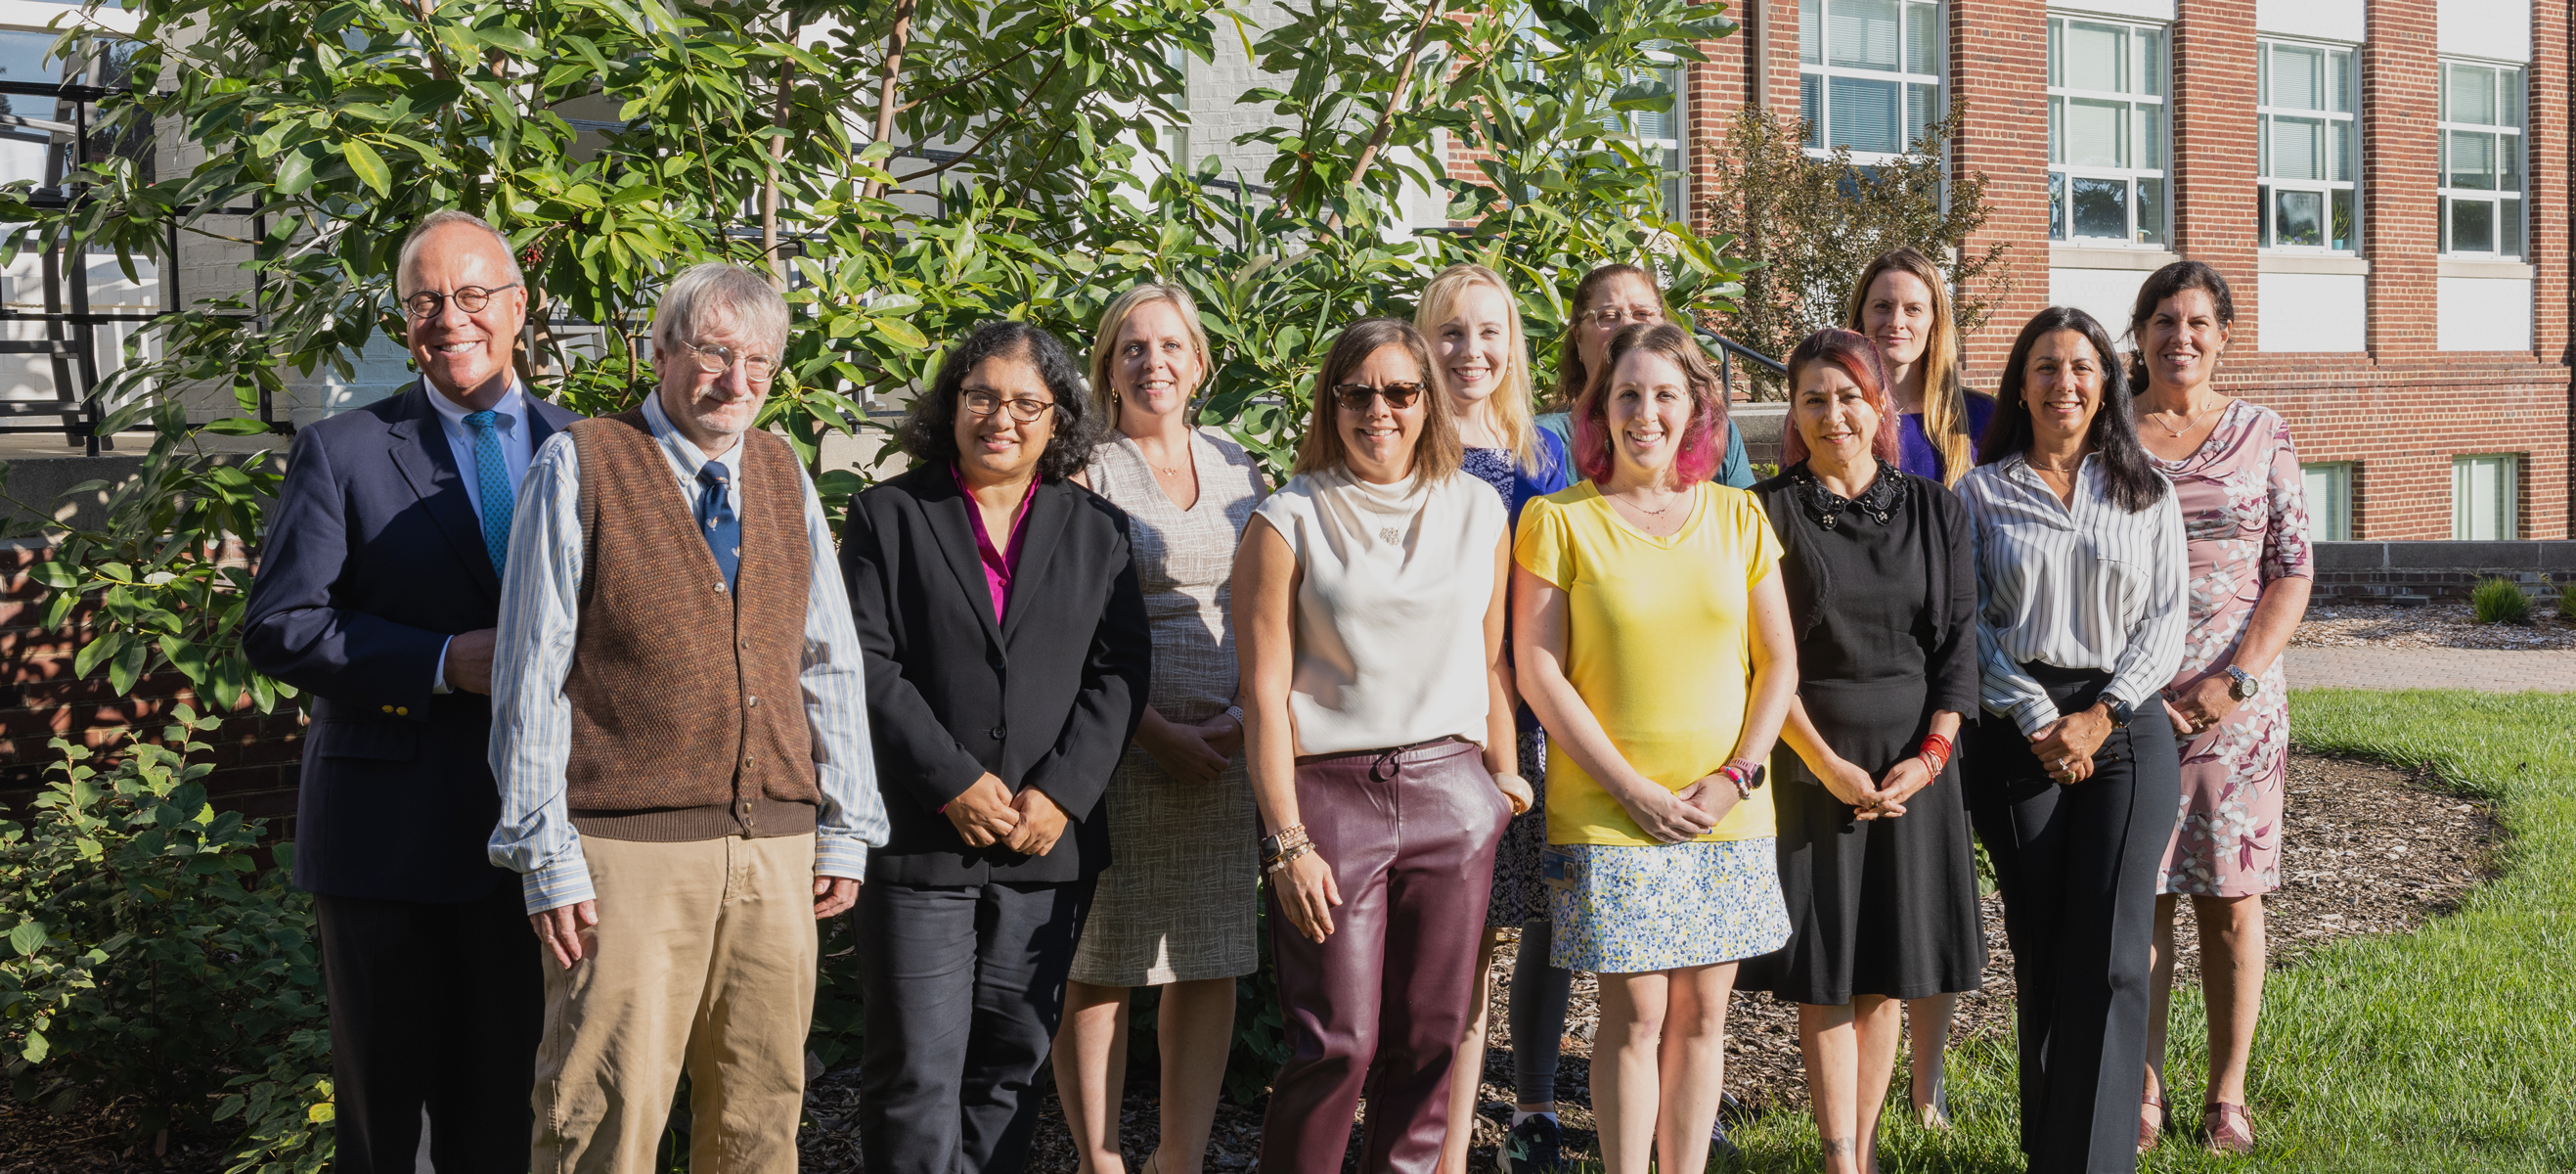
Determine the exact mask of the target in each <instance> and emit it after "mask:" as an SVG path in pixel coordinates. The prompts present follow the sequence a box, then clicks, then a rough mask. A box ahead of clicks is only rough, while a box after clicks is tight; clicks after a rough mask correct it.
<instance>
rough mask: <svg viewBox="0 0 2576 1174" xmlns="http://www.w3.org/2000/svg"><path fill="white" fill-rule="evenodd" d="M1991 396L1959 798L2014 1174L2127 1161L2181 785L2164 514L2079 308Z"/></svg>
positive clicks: (2177, 537)
mask: <svg viewBox="0 0 2576 1174" xmlns="http://www.w3.org/2000/svg"><path fill="white" fill-rule="evenodd" d="M1995 398H1996V401H1997V402H1996V406H1995V417H1994V421H1993V423H1992V424H1991V425H1990V426H1989V427H1988V428H1987V430H1986V438H1985V443H1984V444H1983V446H1982V452H1983V456H1984V463H1983V464H1980V465H1978V466H1977V467H1976V468H1975V469H1974V470H1971V471H1970V472H1969V474H1968V475H1967V477H1966V478H1964V479H1962V480H1961V481H1960V482H1959V496H1960V497H1961V499H1963V500H1964V501H1965V502H1966V503H1967V506H1968V516H1969V518H1970V519H1971V520H1972V521H1973V522H1974V523H1975V527H1976V543H1977V650H1978V661H1979V665H1980V668H1981V669H1982V676H1983V678H1984V681H1983V688H1982V692H1983V697H1982V698H1981V700H1982V702H1983V704H1984V707H1985V710H1986V713H1985V716H1984V717H1983V718H1982V719H1981V720H1980V721H1979V722H1978V723H1977V729H1976V733H1975V734H1974V736H1973V737H1972V739H1971V741H1972V743H1973V748H1972V749H1971V750H1970V752H1969V757H1968V759H1967V761H1968V763H1969V768H1968V774H1967V777H1966V779H1965V780H1964V781H1965V782H1966V784H1967V785H1966V787H1965V788H1964V790H1965V791H1966V795H1967V800H1968V809H1969V813H1970V816H1971V817H1972V818H1973V819H1974V821H1975V822H1976V825H1977V836H1978V838H1979V839H1981V840H1983V841H1985V845H1986V851H1987V853H1988V854H1989V855H1991V856H1992V857H1993V858H1994V864H1995V879H1996V880H1997V882H1999V883H2000V884H2001V886H2002V888H2003V897H2004V933H2005V935H2006V936H2007V937H2008V938H2010V939H2011V942H2012V949H2013V981H2014V983H2015V987H2016V990H2015V1002H2016V1005H2017V1007H2016V1009H2017V1012H2018V1014H2019V1017H2020V1039H2021V1148H2022V1152H2023V1153H2024V1154H2027V1155H2028V1156H2029V1158H2030V1170H2031V1174H2054V1172H2058V1171H2104V1170H2130V1169H2134V1168H2135V1167H2136V1163H2137V1156H2136V1145H2137V1124H2136V1121H2135V1119H2134V1118H2133V1117H2132V1116H2131V1110H2130V1106H2132V1105H2135V1104H2137V1103H2138V1098H2139V1095H2140V1093H2141V1091H2142V1090H2143V1088H2144V1085H2145V1079H2146V1042H2147V977H2148V942H2147V932H2148V927H2149V926H2150V924H2151V923H2152V919H2153V916H2154V913H2155V900H2156V882H2157V879H2158V868H2159V865H2160V864H2161V862H2162V858H2163V853H2164V847H2165V841H2166V840H2167V839H2169V838H2170V837H2171V836H2172V833H2173V824H2174V809H2175V805H2176V803H2177V802H2178V801H2179V800H2178V796H2179V795H2180V793H2181V792H2180V788H2181V778H2180V771H2179V767H2178V765H2177V764H2178V759H2177V758H2176V756H2175V751H2174V737H2173V735H2174V732H2173V726H2172V725H2171V723H2170V722H2169V721H2168V720H2167V718H2166V716H2165V711H2164V707H2163V705H2162V704H2160V703H2159V699H2158V692H2157V691H2158V690H2160V689H2162V688H2163V687H2164V685H2165V683H2166V682H2168V681H2171V680H2172V679H2173V675H2174V670H2175V669H2176V668H2178V667H2180V665H2181V663H2182V637H2183V632H2184V629H2185V628H2186V627H2187V626H2188V624H2189V621H2190V614H2189V611H2188V609H2187V608H2186V606H2185V604H2186V601H2185V597H2184V586H2183V578H2184V574H2185V571H2186V569H2187V568H2188V566H2189V565H2190V564H2189V561H2188V560H2187V558H2186V557H2185V550H2184V546H2183V535H2182V512H2181V510H2180V508H2179V507H2178V506H2177V505H2176V504H2175V500H2174V494H2173V490H2172V488H2171V487H2170V486H2168V485H2167V484H2166V483H2165V481H2164V479H2163V478H2162V477H2160V476H2158V475H2157V474H2156V471H2155V468H2154V467H2153V466H2152V465H2150V464H2148V462H2147V456H2146V452H2145V450H2144V449H2143V448H2142V447H2141V446H2140V445H2139V443H2138V433H2137V425H2136V424H2135V422H2134V421H2133V419H2132V417H2131V414H2130V406H2129V388H2128V380H2127V377H2126V375H2125V373H2124V372H2123V371H2122V370H2121V367H2120V364H2119V363H2118V362H2117V361H2116V358H2115V356H2114V355H2113V354H2112V351H2111V338H2110V335H2109V334H2108V333H2107V332H2105V331H2104V330H2103V329H2102V326H2101V324H2100V323H2098V322H2095V321H2094V320H2093V318H2092V316H2091V315H2089V314H2086V313H2085V312H2083V311H2082V310H2076V309H2070V308H2067V307H2064V306H2051V307H2049V308H2048V309H2046V310H2042V311H2040V313H2039V315H2038V316H2037V317H2034V318H2032V319H2031V320H2030V323H2029V324H2028V325H2026V326H2024V327H2022V331H2021V336H2020V337H2019V338H2017V339H2015V340H2014V342H2013V349H2012V357H2011V359H2010V361H2009V362H2008V363H2007V365H2006V366H2005V368H2004V374H2003V381H2002V386H2001V387H2000V388H1999V394H1998V395H1997V396H1996V397H1995ZM2132 717H2134V718H2135V720H2134V721H2133V720H2131V719H2132Z"/></svg>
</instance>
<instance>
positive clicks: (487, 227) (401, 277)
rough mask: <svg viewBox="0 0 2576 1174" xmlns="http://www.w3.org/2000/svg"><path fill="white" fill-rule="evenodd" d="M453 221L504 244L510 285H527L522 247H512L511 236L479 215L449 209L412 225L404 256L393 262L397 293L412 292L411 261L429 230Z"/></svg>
mask: <svg viewBox="0 0 2576 1174" xmlns="http://www.w3.org/2000/svg"><path fill="white" fill-rule="evenodd" d="M451 224H462V225H466V226H468V227H472V228H479V229H482V230H483V231H485V232H488V233H491V234H492V239H493V240H496V241H499V242H500V243H501V256H502V258H503V259H505V260H506V261H507V262H508V264H509V266H510V284H512V285H522V286H524V285H526V284H527V283H528V275H527V274H526V273H523V272H521V271H520V269H519V250H517V249H515V248H512V247H511V246H510V238H509V237H506V236H503V235H501V230H500V229H497V228H494V227H492V224H491V222H490V221H487V220H485V219H483V218H482V217H480V216H477V215H475V214H473V213H471V212H459V211H457V210H456V209H454V208H449V209H446V210H444V211H439V212H432V213H430V214H429V215H427V216H423V217H421V218H420V223H418V224H415V225H412V226H411V235H409V236H406V237H404V238H403V243H402V255H401V256H400V257H399V258H397V259H396V260H395V262H394V294H395V296H397V297H399V296H402V295H404V294H408V293H410V292H411V291H410V290H408V289H405V288H404V286H405V285H406V284H407V283H409V282H410V281H411V263H412V259H413V258H415V257H418V256H419V255H420V242H421V241H422V240H423V239H425V238H427V237H428V236H429V234H430V233H432V232H435V231H437V230H439V229H442V228H445V227H447V226H448V225H451Z"/></svg>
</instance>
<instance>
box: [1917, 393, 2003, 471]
mask: <svg viewBox="0 0 2576 1174" xmlns="http://www.w3.org/2000/svg"><path fill="white" fill-rule="evenodd" d="M1959 398H1961V399H1963V400H1965V401H1967V404H1968V461H1969V463H1971V464H1974V463H1975V462H1976V459H1977V456H1978V453H1977V447H1978V445H1980V444H1981V443H1983V442H1984V441H1985V438H1986V421H1988V420H1991V419H1993V418H1994V415H1995V397H1993V396H1990V395H1979V394H1977V393H1976V392H1973V391H1971V392H1968V393H1967V394H1965V395H1962V396H1960V397H1959ZM1897 444H1898V450H1897V451H1898V452H1899V453H1900V454H1901V455H1900V459H1899V460H1898V461H1897V463H1896V467H1897V468H1900V469H1903V470H1905V471H1906V472H1908V473H1912V474H1914V475H1915V476H1917V477H1922V478H1925V479H1927V480H1932V481H1943V480H1946V479H1945V478H1944V477H1943V476H1942V473H1943V472H1944V470H1943V469H1942V468H1941V452H1940V450H1938V449H1935V448H1933V447H1932V438H1931V437H1930V436H1929V435H1927V434H1925V433H1924V431H1923V413H1921V412H1907V413H1905V427H1904V430H1903V431H1901V432H1899V433H1898V434H1897Z"/></svg>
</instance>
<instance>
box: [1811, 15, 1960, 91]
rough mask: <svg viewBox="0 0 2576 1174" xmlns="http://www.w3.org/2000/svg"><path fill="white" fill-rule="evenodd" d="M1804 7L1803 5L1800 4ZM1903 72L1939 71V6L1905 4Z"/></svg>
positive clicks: (1930, 72)
mask: <svg viewBox="0 0 2576 1174" xmlns="http://www.w3.org/2000/svg"><path fill="white" fill-rule="evenodd" d="M1800 7H1802V8H1803V7H1805V5H1800ZM1905 72H1907V73H1922V74H1937V73H1939V72H1941V6H1940V5H1937V4H1908V5H1906V6H1905Z"/></svg>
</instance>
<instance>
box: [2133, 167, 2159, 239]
mask: <svg viewBox="0 0 2576 1174" xmlns="http://www.w3.org/2000/svg"><path fill="white" fill-rule="evenodd" d="M2138 243H2139V244H2142V245H2160V244H2163V243H2165V181H2163V180H2161V179H2141V180H2139V181H2138Z"/></svg>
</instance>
